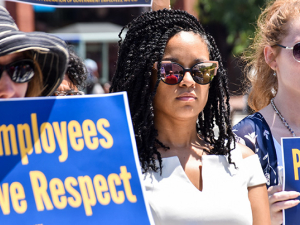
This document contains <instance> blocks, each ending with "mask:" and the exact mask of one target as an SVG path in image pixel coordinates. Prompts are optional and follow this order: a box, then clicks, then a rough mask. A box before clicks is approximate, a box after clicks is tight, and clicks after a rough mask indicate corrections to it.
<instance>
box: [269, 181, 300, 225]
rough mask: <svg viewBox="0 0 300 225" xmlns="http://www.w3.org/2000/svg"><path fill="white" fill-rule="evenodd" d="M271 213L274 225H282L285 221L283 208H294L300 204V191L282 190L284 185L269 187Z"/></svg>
mask: <svg viewBox="0 0 300 225" xmlns="http://www.w3.org/2000/svg"><path fill="white" fill-rule="evenodd" d="M268 195H269V204H270V215H271V221H272V225H280V224H282V223H283V216H282V210H283V209H288V208H292V207H294V206H296V205H298V204H299V200H297V199H295V198H297V197H299V195H300V193H299V192H296V191H282V186H281V185H277V186H271V187H269V189H268Z"/></svg>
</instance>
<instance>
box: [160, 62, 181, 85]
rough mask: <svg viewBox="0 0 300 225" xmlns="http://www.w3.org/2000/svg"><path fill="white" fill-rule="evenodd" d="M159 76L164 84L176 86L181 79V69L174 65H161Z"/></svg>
mask: <svg viewBox="0 0 300 225" xmlns="http://www.w3.org/2000/svg"><path fill="white" fill-rule="evenodd" d="M160 74H161V79H162V81H163V82H165V83H166V84H178V83H180V81H181V79H182V75H183V69H182V68H181V67H180V66H179V65H177V64H175V63H161V70H160Z"/></svg>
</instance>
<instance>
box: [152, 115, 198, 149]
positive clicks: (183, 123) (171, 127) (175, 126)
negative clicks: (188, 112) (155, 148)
mask: <svg viewBox="0 0 300 225" xmlns="http://www.w3.org/2000/svg"><path fill="white" fill-rule="evenodd" d="M154 121H155V123H154V124H155V128H156V129H157V131H158V138H157V139H158V140H159V141H160V142H162V143H163V144H164V145H167V146H168V147H170V148H173V147H174V148H187V147H190V146H191V145H192V144H193V143H196V142H198V139H199V137H198V134H197V131H196V121H197V118H192V119H186V120H179V119H174V118H161V117H155V118H154Z"/></svg>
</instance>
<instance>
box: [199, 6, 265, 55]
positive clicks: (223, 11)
mask: <svg viewBox="0 0 300 225" xmlns="http://www.w3.org/2000/svg"><path fill="white" fill-rule="evenodd" d="M198 1H199V8H198V9H199V18H200V21H201V22H202V23H203V24H205V25H209V24H215V23H219V24H222V26H224V27H225V28H226V30H227V34H228V35H227V37H224V38H226V41H227V43H228V44H229V45H230V46H231V48H232V53H233V54H234V55H239V54H241V53H242V52H243V50H244V49H245V48H246V47H248V45H249V43H250V40H251V38H253V37H254V33H255V26H256V24H255V23H256V20H257V18H258V16H259V14H260V13H261V8H262V7H264V6H265V4H266V2H267V1H268V0H198Z"/></svg>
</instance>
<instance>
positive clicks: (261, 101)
mask: <svg viewBox="0 0 300 225" xmlns="http://www.w3.org/2000/svg"><path fill="white" fill-rule="evenodd" d="M299 10H300V0H275V1H270V2H269V3H268V4H267V7H266V8H265V9H264V10H263V12H262V13H261V15H260V16H259V18H258V20H257V30H256V35H255V38H254V40H253V43H252V45H251V46H250V47H249V48H248V49H247V50H246V52H245V54H244V57H243V58H244V59H245V60H246V62H247V64H246V67H245V73H246V75H247V77H248V79H249V84H250V85H251V87H252V88H251V91H250V93H249V98H248V105H249V106H250V107H251V108H252V109H253V110H254V111H259V110H261V109H262V108H264V107H266V106H267V105H268V104H270V101H271V99H272V98H273V97H274V96H275V95H276V93H277V90H278V81H277V77H276V76H274V75H273V74H274V71H273V70H272V68H270V66H269V65H268V64H267V63H266V61H265V57H264V48H265V46H267V45H269V46H274V45H276V44H279V43H280V42H281V41H282V39H283V38H284V37H285V36H286V35H287V32H288V30H287V29H288V27H287V23H288V22H289V21H290V20H291V19H293V18H294V17H297V16H300V14H299ZM279 51H280V50H277V54H278V53H279Z"/></svg>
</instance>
